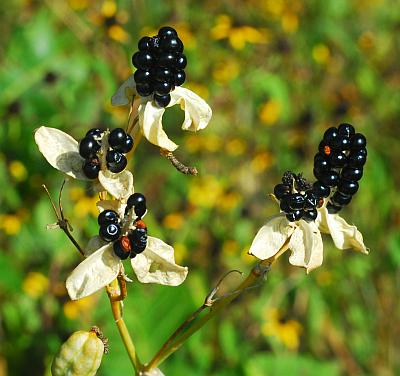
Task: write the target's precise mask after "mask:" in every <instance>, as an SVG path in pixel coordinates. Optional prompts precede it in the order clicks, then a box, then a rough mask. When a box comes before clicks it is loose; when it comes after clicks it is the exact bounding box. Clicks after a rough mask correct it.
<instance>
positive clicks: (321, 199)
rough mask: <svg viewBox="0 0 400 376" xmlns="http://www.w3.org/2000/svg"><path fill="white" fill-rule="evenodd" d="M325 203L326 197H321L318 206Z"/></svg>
mask: <svg viewBox="0 0 400 376" xmlns="http://www.w3.org/2000/svg"><path fill="white" fill-rule="evenodd" d="M323 204H324V199H323V198H320V199H319V201H318V205H317V206H318V207H319V208H320V207H321V206H322V205H323Z"/></svg>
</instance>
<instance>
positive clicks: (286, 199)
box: [279, 195, 290, 213]
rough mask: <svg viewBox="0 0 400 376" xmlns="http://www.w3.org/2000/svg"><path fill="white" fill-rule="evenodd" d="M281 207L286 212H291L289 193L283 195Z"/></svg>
mask: <svg viewBox="0 0 400 376" xmlns="http://www.w3.org/2000/svg"><path fill="white" fill-rule="evenodd" d="M279 207H280V209H281V210H282V211H283V212H285V213H288V212H290V207H289V195H285V196H283V197H282V199H281V201H280V203H279Z"/></svg>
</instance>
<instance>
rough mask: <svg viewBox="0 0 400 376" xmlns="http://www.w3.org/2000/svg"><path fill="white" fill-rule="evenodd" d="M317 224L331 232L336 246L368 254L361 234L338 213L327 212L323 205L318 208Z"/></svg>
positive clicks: (322, 229) (325, 230)
mask: <svg viewBox="0 0 400 376" xmlns="http://www.w3.org/2000/svg"><path fill="white" fill-rule="evenodd" d="M319 214H320V216H319V217H318V225H319V228H320V230H321V231H322V232H324V233H327V234H331V236H332V239H333V242H334V243H335V246H336V248H339V249H349V248H352V249H354V250H356V251H359V252H362V253H365V254H368V249H367V248H366V247H365V244H364V240H363V236H362V234H361V232H360V231H358V230H357V227H356V226H352V225H349V224H348V223H347V222H346V221H345V220H344V219H343V218H342V217H340V216H339V214H329V213H328V210H327V209H326V208H325V207H323V208H321V209H319Z"/></svg>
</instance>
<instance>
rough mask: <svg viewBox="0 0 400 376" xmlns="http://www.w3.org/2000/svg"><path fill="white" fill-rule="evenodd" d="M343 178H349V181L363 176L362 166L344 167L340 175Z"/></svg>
mask: <svg viewBox="0 0 400 376" xmlns="http://www.w3.org/2000/svg"><path fill="white" fill-rule="evenodd" d="M340 176H341V177H342V178H343V179H346V180H351V181H358V180H360V179H361V178H362V176H363V170H362V168H357V167H356V168H354V167H347V166H346V167H345V168H344V169H343V170H342V173H341V175H340Z"/></svg>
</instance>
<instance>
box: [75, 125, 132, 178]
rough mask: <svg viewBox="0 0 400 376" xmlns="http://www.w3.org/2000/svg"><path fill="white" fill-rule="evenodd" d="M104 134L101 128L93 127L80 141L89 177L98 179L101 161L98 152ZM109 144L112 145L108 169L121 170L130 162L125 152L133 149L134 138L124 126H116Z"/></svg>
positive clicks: (108, 151)
mask: <svg viewBox="0 0 400 376" xmlns="http://www.w3.org/2000/svg"><path fill="white" fill-rule="evenodd" d="M102 134H103V131H102V130H101V129H99V128H92V129H90V130H89V131H88V132H87V133H86V136H85V137H84V138H83V139H82V140H81V141H80V142H79V154H80V155H81V157H82V158H85V162H84V164H83V167H82V169H83V173H84V174H85V176H86V177H87V178H89V179H96V178H97V177H98V176H99V172H100V169H101V162H100V158H99V155H98V154H99V153H98V152H99V151H100V147H101V136H102ZM108 144H109V145H110V147H109V149H108V150H107V154H106V161H107V169H108V170H110V171H111V172H114V173H118V172H121V171H122V170H123V169H124V168H125V167H126V165H127V163H128V162H127V159H126V157H125V155H124V154H126V153H128V152H129V151H131V150H132V147H133V139H132V137H131V136H130V135H129V134H127V133H126V132H125V131H124V130H123V129H122V128H116V129H114V130H112V131H111V132H110V134H109V136H108Z"/></svg>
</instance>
